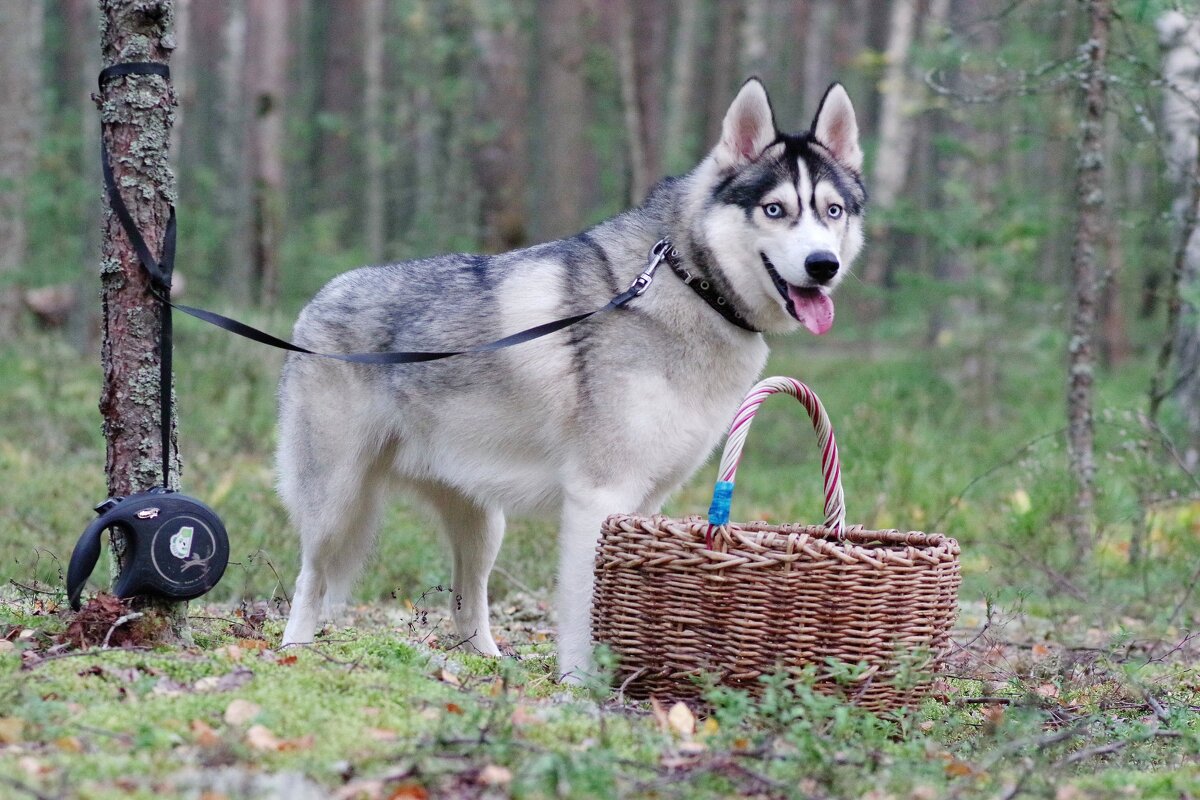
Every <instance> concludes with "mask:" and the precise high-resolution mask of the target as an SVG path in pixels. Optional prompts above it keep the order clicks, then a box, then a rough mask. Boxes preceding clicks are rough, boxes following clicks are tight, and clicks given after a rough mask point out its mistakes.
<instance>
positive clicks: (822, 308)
mask: <svg viewBox="0 0 1200 800" xmlns="http://www.w3.org/2000/svg"><path fill="white" fill-rule="evenodd" d="M788 297H790V298H791V300H792V307H793V308H795V309H796V319H798V320H800V322H801V323H803V324H804V327H806V328H808V329H809V330H810V331H812V332H813V333H815V334H816V335H817V336H820V335H822V334H824V333H828V332H829V329H830V328H832V327H833V299H832V298H831V297H830V296H829V295H827V294H825V293H823V292H821V291H820V290H819V289H797V288H796V287H795V286H789V287H788Z"/></svg>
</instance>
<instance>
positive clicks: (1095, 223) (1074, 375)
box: [1067, 0, 1112, 558]
mask: <svg viewBox="0 0 1200 800" xmlns="http://www.w3.org/2000/svg"><path fill="white" fill-rule="evenodd" d="M1088 19H1089V29H1090V30H1089V36H1088V40H1087V42H1086V43H1085V45H1084V53H1085V58H1086V61H1085V63H1084V66H1083V72H1082V75H1083V91H1084V108H1083V119H1082V120H1081V121H1080V124H1079V161H1078V168H1077V169H1078V171H1077V175H1076V183H1075V187H1076V192H1075V194H1076V197H1077V198H1078V200H1079V218H1078V220H1077V222H1076V228H1075V241H1074V244H1073V246H1072V254H1071V278H1072V279H1071V285H1072V290H1073V293H1074V296H1073V302H1072V308H1071V322H1070V339H1069V342H1068V345H1067V366H1068V370H1067V451H1068V457H1069V460H1070V467H1071V475H1072V477H1073V478H1074V480H1075V487H1076V488H1075V508H1074V514H1073V516H1074V518H1073V519H1072V520H1071V527H1072V531H1071V532H1072V536H1073V538H1074V542H1075V551H1076V554H1077V556H1078V557H1080V558H1082V557H1084V556H1086V555H1087V554H1088V553H1090V551H1091V549H1092V546H1093V544H1094V542H1093V525H1094V515H1095V505H1096V490H1095V483H1096V458H1095V452H1094V439H1095V423H1094V419H1093V383H1094V379H1095V369H1096V358H1095V344H1094V340H1095V335H1096V308H1097V293H1098V275H1099V265H1098V252H1099V249H1100V248H1101V247H1102V245H1103V236H1104V224H1105V220H1104V115H1105V113H1106V111H1107V108H1108V75H1107V72H1106V66H1107V60H1108V36H1109V29H1110V26H1111V24H1112V2H1111V0H1089V2H1088Z"/></svg>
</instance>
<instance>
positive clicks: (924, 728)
mask: <svg viewBox="0 0 1200 800" xmlns="http://www.w3.org/2000/svg"><path fill="white" fill-rule="evenodd" d="M933 724H934V723H933V720H931V719H927V720H925V721H924V722H922V723H921V724H920V725H918V726H917V727H918V728H920V729H921V733H929V732H930V731H931V730H933Z"/></svg>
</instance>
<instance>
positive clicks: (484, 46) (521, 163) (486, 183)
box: [472, 0, 530, 252]
mask: <svg viewBox="0 0 1200 800" xmlns="http://www.w3.org/2000/svg"><path fill="white" fill-rule="evenodd" d="M490 5H491V4H490V3H489V0H474V6H475V45H476V49H477V50H478V51H479V59H478V61H477V63H476V66H475V69H476V72H477V74H476V77H475V80H476V82H477V85H478V86H479V87H480V88H479V91H478V92H477V94H476V97H475V103H476V108H477V112H478V115H479V117H480V120H481V124H480V125H479V127H492V128H494V129H495V130H496V134H495V136H490V137H488V138H486V139H484V140H483V141H482V142H479V143H478V145H477V146H476V147H475V148H474V149H473V151H472V158H473V161H474V170H475V175H476V177H477V179H478V181H479V185H480V191H481V193H482V195H483V196H484V197H486V198H488V200H487V202H485V203H483V204H482V206H481V208H480V213H481V216H482V219H481V220H480V221H481V223H482V227H483V243H484V247H486V248H487V249H488V250H490V251H492V252H496V251H501V250H512V249H513V248H516V247H521V246H523V245H524V244H526V243H527V242H528V239H529V207H528V206H529V204H528V202H527V200H526V198H525V191H526V183H527V181H528V178H529V134H528V130H529V122H530V114H529V80H528V67H529V37H528V36H527V35H526V33H525V32H524V31H523V30H522V26H521V24H520V19H519V18H518V16H517V15H516V14H512V15H507V16H505V15H501V14H500V13H498V12H496V11H489V10H488V9H489V6H490Z"/></svg>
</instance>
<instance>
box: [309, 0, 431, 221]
mask: <svg viewBox="0 0 1200 800" xmlns="http://www.w3.org/2000/svg"><path fill="white" fill-rule="evenodd" d="M317 9H318V11H322V12H324V14H325V26H324V33H325V36H324V38H323V40H322V41H321V42H320V43H319V44H320V45H321V46H322V47H323V49H322V51H321V54H322V57H323V58H322V60H323V63H322V65H321V78H320V80H321V87H320V99H319V105H318V109H317V110H318V114H319V115H320V118H321V119H322V120H323V122H322V125H321V127H320V136H319V149H318V151H317V182H316V191H317V193H318V195H319V197H320V202H319V203H318V206H317V207H318V210H321V209H322V207H323V208H324V209H325V210H333V211H337V212H338V215H339V219H340V221H341V227H340V230H339V232H340V233H341V235H342V238H343V239H349V238H351V237H349V236H347V233H348V232H349V231H350V230H353V231H354V237H353V239H354V240H355V241H357V237H358V236H359V235H360V233H359V232H360V231H361V230H362V229H361V227H360V226H359V225H357V224H353V223H355V222H356V221H357V220H358V219H359V215H360V214H361V213H362V203H361V202H360V200H361V198H362V191H361V188H360V187H361V186H362V174H363V171H362V170H361V169H360V168H359V163H358V158H357V154H356V153H355V151H354V143H355V142H356V141H357V137H356V136H355V135H354V132H355V131H356V130H357V127H358V121H359V120H360V119H361V118H362V117H361V113H362V109H361V98H362V89H361V86H362V78H363V75H362V56H361V54H360V52H359V47H360V46H361V42H362V29H363V21H362V14H363V0H325V2H321V3H318V4H317ZM426 13H427V14H429V15H431V16H432V14H431V13H430V12H426ZM421 46H422V47H425V48H427V49H429V48H431V47H432V46H433V44H432V42H426V43H424V44H423V45H421ZM431 57H432V56H431Z"/></svg>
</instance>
